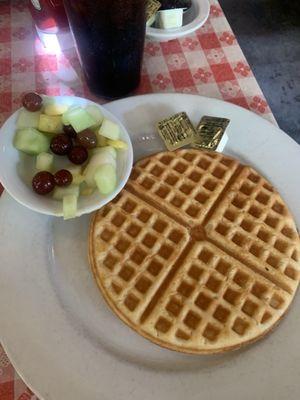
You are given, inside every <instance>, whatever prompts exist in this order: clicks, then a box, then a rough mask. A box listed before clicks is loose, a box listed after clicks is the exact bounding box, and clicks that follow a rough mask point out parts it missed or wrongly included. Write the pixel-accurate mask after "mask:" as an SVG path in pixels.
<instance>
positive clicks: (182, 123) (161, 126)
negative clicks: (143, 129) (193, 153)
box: [157, 112, 196, 151]
mask: <svg viewBox="0 0 300 400" xmlns="http://www.w3.org/2000/svg"><path fill="white" fill-rule="evenodd" d="M157 128H158V133H159V134H160V136H161V138H162V139H163V141H164V142H165V145H166V147H167V149H168V150H170V151H172V150H176V149H179V148H180V147H183V146H186V145H188V144H191V143H192V142H193V140H194V137H195V135H196V131H195V128H194V126H193V124H192V123H191V121H190V119H189V117H188V116H187V114H186V113H185V112H181V113H178V114H175V115H172V116H171V117H169V118H166V119H164V120H162V121H159V122H158V125H157Z"/></svg>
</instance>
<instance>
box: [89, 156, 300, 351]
mask: <svg viewBox="0 0 300 400" xmlns="http://www.w3.org/2000/svg"><path fill="white" fill-rule="evenodd" d="M148 200H149V201H148ZM98 217H99V222H100V223H98V224H97V236H96V239H97V240H96V246H97V247H98V248H99V251H98V252H97V254H99V255H98V258H97V266H98V271H99V272H97V273H99V274H102V277H101V281H102V282H105V286H102V287H101V285H100V287H101V289H102V290H103V291H104V293H106V294H105V297H106V296H107V297H108V298H109V299H110V300H109V302H110V303H113V304H117V313H118V314H119V315H120V316H121V318H122V319H124V318H123V317H124V316H126V319H125V321H126V322H127V323H128V324H129V325H131V326H133V327H134V329H137V330H138V331H139V332H140V333H142V334H143V335H144V336H146V337H148V338H150V339H152V340H154V341H156V342H157V343H159V344H162V345H165V346H167V347H171V348H173V349H176V350H180V351H181V350H183V351H187V352H195V353H201V352H207V351H208V352H215V351H220V350H221V349H227V348H234V347H238V346H239V345H240V344H242V343H246V342H249V341H252V340H254V339H256V338H258V337H259V336H262V335H263V334H265V333H266V332H267V331H268V330H269V329H270V328H271V327H272V326H273V325H274V323H275V322H276V321H277V320H278V319H279V318H280V317H281V316H282V315H283V314H284V313H285V311H286V309H287V307H288V305H289V303H290V302H291V300H292V297H293V294H294V293H295V290H296V288H297V286H298V280H299V264H298V263H299V238H298V235H297V233H296V229H295V227H294V226H293V221H292V219H291V217H290V215H289V212H288V210H287V208H286V207H285V205H284V203H283V202H282V200H281V198H280V197H279V195H278V194H277V193H276V192H275V191H274V189H273V187H272V186H270V185H269V184H268V183H267V182H266V181H265V180H264V179H263V178H262V177H261V176H259V175H258V174H257V173H256V172H255V171H253V170H251V169H250V168H248V167H242V166H240V165H239V164H238V163H237V162H236V161H234V160H231V159H229V158H227V157H225V156H222V155H220V154H217V153H213V152H212V153H209V152H199V151H197V150H181V151H178V152H173V153H161V154H158V155H156V156H154V157H151V158H148V159H145V160H143V161H141V162H139V163H138V164H137V166H136V167H135V168H134V169H133V172H132V175H131V179H130V181H129V183H128V186H127V190H126V189H125V190H123V192H122V193H121V194H120V195H119V196H118V198H116V199H115V200H113V202H112V203H111V204H110V205H108V206H106V207H105V208H104V209H103V210H101V211H99V212H98ZM177 217H178V218H177ZM176 221H177V222H176ZM198 228H199V232H198V231H197V229H198ZM196 231H197V232H196ZM196 233H197V234H196ZM198 233H199V235H198ZM194 234H195V235H194ZM224 250H225V251H224ZM232 255H234V257H233V256H232ZM245 255H246V258H247V260H248V261H247V262H246V260H245V259H244V256H245ZM243 260H244V261H243ZM262 269H263V271H262ZM274 277H275V278H276V279H275V278H274ZM98 283H99V281H98ZM152 303H153V304H152Z"/></svg>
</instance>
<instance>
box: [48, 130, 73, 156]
mask: <svg viewBox="0 0 300 400" xmlns="http://www.w3.org/2000/svg"><path fill="white" fill-rule="evenodd" d="M72 146H73V144H72V140H71V138H70V136H68V135H67V134H66V133H60V134H59V135H56V136H54V138H53V139H52V140H51V144H50V148H51V150H52V151H53V153H54V154H57V155H58V156H65V155H66V154H68V153H69V151H70V150H71V149H72Z"/></svg>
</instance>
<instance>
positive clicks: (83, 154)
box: [68, 146, 89, 165]
mask: <svg viewBox="0 0 300 400" xmlns="http://www.w3.org/2000/svg"><path fill="white" fill-rule="evenodd" d="M88 156H89V154H88V151H87V149H86V148H85V147H83V146H74V147H73V148H72V149H71V151H70V152H69V153H68V157H69V160H70V161H71V162H72V163H73V164H78V165H80V164H83V163H84V162H86V160H87V159H88Z"/></svg>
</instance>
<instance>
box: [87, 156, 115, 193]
mask: <svg viewBox="0 0 300 400" xmlns="http://www.w3.org/2000/svg"><path fill="white" fill-rule="evenodd" d="M103 164H110V165H112V166H113V167H114V168H115V169H116V167H117V162H116V160H115V158H114V157H113V156H112V155H111V153H110V152H109V151H103V152H98V153H96V154H94V155H93V156H92V158H91V160H90V162H89V163H88V165H87V166H86V168H85V170H84V173H83V175H84V179H85V182H86V184H87V185H88V186H90V187H96V182H95V172H96V170H97V168H98V167H100V166H101V165H103Z"/></svg>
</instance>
